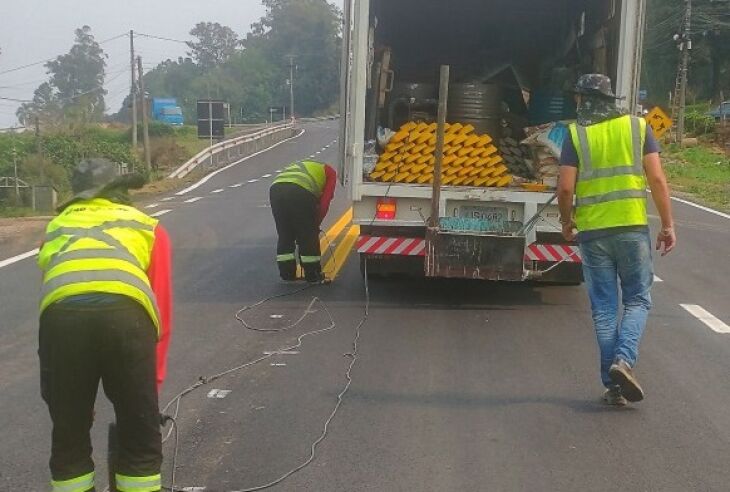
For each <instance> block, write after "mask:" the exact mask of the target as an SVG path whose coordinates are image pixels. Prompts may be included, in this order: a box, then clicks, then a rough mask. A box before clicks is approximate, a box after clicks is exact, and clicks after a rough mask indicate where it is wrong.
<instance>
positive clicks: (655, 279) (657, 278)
mask: <svg viewBox="0 0 730 492" xmlns="http://www.w3.org/2000/svg"><path fill="white" fill-rule="evenodd" d="M654 282H664V280H662V279H660V278H659V277H657V276H656V275H654Z"/></svg>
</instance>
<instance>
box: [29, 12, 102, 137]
mask: <svg viewBox="0 0 730 492" xmlns="http://www.w3.org/2000/svg"><path fill="white" fill-rule="evenodd" d="M75 33H76V40H75V42H74V45H73V46H72V47H71V49H70V50H69V52H68V53H66V54H65V55H61V56H59V57H57V58H56V59H55V60H52V61H50V62H48V63H46V68H47V70H48V74H49V75H50V79H49V80H48V81H47V82H44V83H42V84H41V85H40V86H38V88H37V89H36V90H35V93H34V94H33V100H32V101H31V102H29V103H24V104H23V105H22V106H21V107H20V108H19V109H18V111H17V113H16V115H17V116H18V119H19V120H20V121H21V122H22V123H23V124H28V123H30V121H31V118H32V117H39V118H41V119H43V120H44V122H55V121H56V120H58V119H60V118H62V117H63V118H71V117H74V118H82V119H83V120H84V121H99V120H101V118H102V117H103V115H104V109H105V105H104V95H105V94H106V91H105V90H104V74H105V69H106V58H107V56H106V54H104V51H103V50H102V49H101V47H100V46H99V43H97V42H96V41H95V40H94V36H93V35H92V34H91V28H90V27H89V26H84V27H82V28H80V29H76V31H75Z"/></svg>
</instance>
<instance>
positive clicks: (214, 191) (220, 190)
mask: <svg viewBox="0 0 730 492" xmlns="http://www.w3.org/2000/svg"><path fill="white" fill-rule="evenodd" d="M211 193H223V188H218V189H217V190H213V191H211Z"/></svg>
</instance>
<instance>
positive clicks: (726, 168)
mask: <svg viewBox="0 0 730 492" xmlns="http://www.w3.org/2000/svg"><path fill="white" fill-rule="evenodd" d="M664 160H665V162H664V167H665V170H666V173H667V178H668V179H669V182H670V184H671V186H672V189H673V190H676V191H679V192H682V193H688V194H691V195H693V196H694V197H696V198H697V199H698V200H699V201H700V202H702V203H705V204H707V205H709V206H711V207H716V208H719V209H721V210H725V211H730V158H728V156H726V155H724V154H723V153H722V152H720V151H717V150H715V149H712V148H710V147H706V146H699V147H693V148H688V149H684V150H682V149H679V148H678V147H677V146H675V145H670V146H669V147H668V148H667V149H666V152H665V154H664Z"/></svg>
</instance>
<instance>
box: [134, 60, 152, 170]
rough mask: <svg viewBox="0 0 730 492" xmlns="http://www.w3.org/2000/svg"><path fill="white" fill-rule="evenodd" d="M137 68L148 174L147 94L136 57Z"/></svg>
mask: <svg viewBox="0 0 730 492" xmlns="http://www.w3.org/2000/svg"><path fill="white" fill-rule="evenodd" d="M137 68H138V72H139V92H140V93H141V95H142V98H141V99H142V104H141V109H142V131H143V137H144V163H145V166H146V168H147V172H150V170H151V169H152V158H151V156H150V129H149V122H148V121H147V119H148V114H147V94H145V91H144V72H143V71H142V57H141V56H138V57H137ZM135 131H136V128H135Z"/></svg>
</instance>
